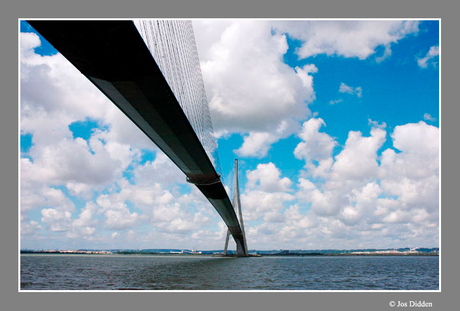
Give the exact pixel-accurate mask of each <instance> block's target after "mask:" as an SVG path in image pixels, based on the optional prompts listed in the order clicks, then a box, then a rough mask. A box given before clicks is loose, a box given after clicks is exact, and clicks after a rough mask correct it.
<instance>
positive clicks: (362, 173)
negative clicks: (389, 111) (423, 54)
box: [332, 128, 386, 181]
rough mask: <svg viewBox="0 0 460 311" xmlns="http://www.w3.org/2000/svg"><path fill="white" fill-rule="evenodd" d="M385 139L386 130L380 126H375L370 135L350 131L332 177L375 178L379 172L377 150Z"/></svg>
mask: <svg viewBox="0 0 460 311" xmlns="http://www.w3.org/2000/svg"><path fill="white" fill-rule="evenodd" d="M385 140H386V131H384V130H383V129H379V128H373V129H372V130H371V136H370V137H363V136H362V134H361V132H354V131H351V132H349V133H348V139H347V141H346V143H345V147H344V149H343V150H342V151H341V152H340V153H339V154H338V155H337V156H336V157H335V163H334V165H333V167H332V179H333V180H338V181H345V180H350V179H364V180H367V179H371V178H375V177H376V176H377V173H378V163H377V150H379V149H380V147H381V146H382V145H383V143H384V142H385Z"/></svg>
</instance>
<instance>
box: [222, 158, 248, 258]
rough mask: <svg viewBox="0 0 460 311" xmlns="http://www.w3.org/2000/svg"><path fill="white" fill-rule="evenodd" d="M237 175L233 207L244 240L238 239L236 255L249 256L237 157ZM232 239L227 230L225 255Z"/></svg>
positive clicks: (234, 185) (234, 183) (234, 184)
mask: <svg viewBox="0 0 460 311" xmlns="http://www.w3.org/2000/svg"><path fill="white" fill-rule="evenodd" d="M234 169H235V174H234V175H235V177H234V181H233V199H232V205H233V208H234V209H235V210H236V214H237V217H238V221H239V224H240V227H241V232H242V235H243V239H242V241H241V240H240V241H236V255H237V256H238V257H246V256H249V252H248V245H247V242H246V233H245V231H244V222H243V213H242V211H241V200H240V189H239V183H238V159H235V168H234ZM229 239H230V230H227V236H226V238H225V246H224V253H223V255H224V256H227V253H228V241H229Z"/></svg>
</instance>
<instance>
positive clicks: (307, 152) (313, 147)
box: [294, 118, 336, 177]
mask: <svg viewBox="0 0 460 311" xmlns="http://www.w3.org/2000/svg"><path fill="white" fill-rule="evenodd" d="M323 125H324V126H326V123H325V122H324V120H323V119H321V118H311V119H310V120H308V121H306V122H304V123H303V125H302V130H301V131H300V133H299V134H298V136H299V137H300V138H301V139H302V140H303V141H302V142H300V143H299V144H298V145H297V146H296V148H295V150H294V155H295V157H296V158H297V159H303V160H305V163H306V164H305V167H306V168H308V169H309V170H310V172H311V174H312V175H313V176H323V177H324V176H325V175H326V174H327V173H328V171H329V169H330V168H331V165H332V158H331V157H332V151H333V149H334V147H335V146H336V142H335V141H334V139H333V138H332V137H331V136H329V135H328V134H326V133H322V132H319V130H320V128H321V127H322V126H323ZM314 162H317V164H316V165H315V164H314Z"/></svg>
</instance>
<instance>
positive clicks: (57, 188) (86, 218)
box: [20, 20, 440, 249]
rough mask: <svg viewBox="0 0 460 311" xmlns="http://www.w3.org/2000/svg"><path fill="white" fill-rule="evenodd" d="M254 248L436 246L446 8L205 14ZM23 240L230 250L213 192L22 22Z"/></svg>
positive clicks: (224, 127) (222, 132) (209, 62)
mask: <svg viewBox="0 0 460 311" xmlns="http://www.w3.org/2000/svg"><path fill="white" fill-rule="evenodd" d="M193 25H194V31H195V36H196V41H197V48H198V52H199V55H200V61H201V69H202V73H203V79H204V82H205V87H206V91H207V97H208V102H209V105H210V111H211V116H212V119H213V125H214V129H215V132H216V134H217V136H218V152H219V156H220V162H221V165H222V170H223V172H222V173H223V176H224V178H225V181H226V182H227V185H231V179H232V178H233V177H232V169H233V167H232V166H233V160H234V159H235V158H238V159H239V161H240V182H241V184H240V187H241V189H240V192H241V194H242V197H241V200H242V207H243V211H244V213H243V216H244V219H245V226H246V232H247V234H248V244H249V248H250V249H286V248H290V249H299V248H301V249H326V248H339V249H350V248H366V247H377V248H391V247H417V246H425V247H437V246H439V243H438V240H439V217H438V216H439V208H440V206H439V187H440V185H439V125H440V103H439V22H438V21H436V20H431V21H417V20H410V21H402V20H358V21H351V20H345V21H343V20H342V21H318V20H313V21H302V20H299V21H295V20H291V21H282V20H276V21H270V20H255V21H253V20H194V21H193ZM20 32H21V38H20V40H21V51H20V52H21V67H20V75H21V102H20V109H21V127H20V151H21V159H20V165H21V206H20V209H21V224H20V226H21V247H22V248H34V249H37V248H38V249H40V248H44V249H48V248H61V249H68V248H189V249H191V248H192V247H197V248H199V249H221V248H222V247H223V243H224V239H225V227H224V225H223V222H222V221H221V220H220V218H219V217H218V215H217V213H216V212H215V211H214V210H213V208H212V206H211V205H210V204H209V203H208V202H207V201H206V200H205V199H204V198H203V196H202V195H201V194H200V193H199V192H198V191H197V190H196V189H195V188H193V187H192V186H191V185H190V184H187V183H186V182H185V177H184V176H183V175H182V174H181V172H180V171H178V169H177V168H175V167H174V165H173V164H172V163H171V162H170V161H169V159H167V158H166V157H165V156H164V155H163V154H162V153H161V152H160V151H159V150H158V149H157V148H156V147H155V146H154V145H153V143H151V142H150V141H149V140H148V139H146V137H145V136H144V135H143V134H142V133H141V132H140V131H139V130H138V129H136V128H135V126H133V125H132V124H131V123H130V121H129V120H127V118H126V117H124V115H122V114H121V112H119V111H118V110H117V108H116V107H115V106H114V105H113V104H112V103H110V102H109V101H108V100H107V99H106V98H105V97H104V96H103V95H101V94H100V93H99V92H98V90H97V89H96V88H95V87H94V86H93V85H92V84H91V83H90V82H88V81H87V80H86V79H85V78H84V77H83V76H81V75H80V73H79V72H78V71H77V70H76V69H75V68H73V67H72V65H70V64H69V63H68V62H67V61H66V60H65V59H64V58H63V57H62V56H61V55H60V54H59V53H56V51H55V50H54V49H53V48H52V46H50V45H49V43H47V42H46V41H45V40H44V39H43V38H41V37H40V36H39V35H38V34H37V33H36V32H35V31H34V30H33V28H31V27H30V26H29V25H28V24H27V23H26V22H23V21H22V22H20Z"/></svg>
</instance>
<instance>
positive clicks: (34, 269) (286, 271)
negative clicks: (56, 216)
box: [21, 254, 439, 290]
mask: <svg viewBox="0 0 460 311" xmlns="http://www.w3.org/2000/svg"><path fill="white" fill-rule="evenodd" d="M438 268H439V258H438V257H437V256H332V257H329V256H324V257H323V256H318V257H261V258H216V257H205V256H148V255H41V254H33V255H21V289H22V290H121V289H141V290H438V289H439V269H438Z"/></svg>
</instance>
